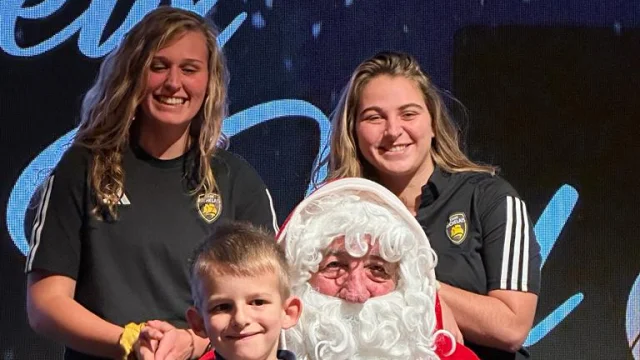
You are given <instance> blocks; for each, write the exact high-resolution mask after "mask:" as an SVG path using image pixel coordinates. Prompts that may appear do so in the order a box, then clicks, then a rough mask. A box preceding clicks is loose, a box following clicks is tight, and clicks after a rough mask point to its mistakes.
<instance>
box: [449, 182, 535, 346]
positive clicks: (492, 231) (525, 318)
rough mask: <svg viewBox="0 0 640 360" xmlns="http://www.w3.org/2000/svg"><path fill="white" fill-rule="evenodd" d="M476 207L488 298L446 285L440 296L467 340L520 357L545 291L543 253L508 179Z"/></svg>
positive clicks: (486, 188)
mask: <svg viewBox="0 0 640 360" xmlns="http://www.w3.org/2000/svg"><path fill="white" fill-rule="evenodd" d="M474 202H475V204H474V208H475V209H477V211H478V216H477V217H476V218H475V219H477V222H479V226H480V228H479V230H480V234H481V236H482V247H481V249H480V253H481V257H482V262H483V266H484V270H485V274H486V279H487V293H486V294H475V293H472V292H469V291H465V290H463V289H459V288H455V287H453V286H450V285H447V284H444V283H442V287H441V289H440V295H441V297H442V298H443V299H444V301H445V302H446V303H447V305H449V306H450V307H451V309H452V310H453V313H454V316H455V319H456V321H457V323H458V326H459V327H460V329H461V330H462V334H463V335H464V337H465V339H467V340H469V341H471V342H474V343H477V344H479V345H484V346H488V347H494V348H498V349H501V350H505V351H510V352H515V351H517V350H518V349H519V348H520V347H521V346H522V344H523V342H524V340H525V339H526V337H527V335H528V333H529V331H530V329H531V326H532V324H533V318H534V315H535V311H536V306H537V299H538V296H537V293H538V291H539V289H540V248H539V245H538V243H537V241H536V238H535V234H534V232H533V226H531V225H530V223H531V221H530V220H529V216H528V214H527V210H526V206H525V204H524V202H523V201H522V200H520V199H519V197H518V195H517V193H516V192H515V190H513V189H512V188H511V186H510V185H509V184H507V183H506V182H505V181H504V180H502V179H500V178H491V179H490V180H489V181H486V182H484V183H481V184H480V185H479V186H478V188H477V190H476V194H475V197H474ZM475 219H474V220H475Z"/></svg>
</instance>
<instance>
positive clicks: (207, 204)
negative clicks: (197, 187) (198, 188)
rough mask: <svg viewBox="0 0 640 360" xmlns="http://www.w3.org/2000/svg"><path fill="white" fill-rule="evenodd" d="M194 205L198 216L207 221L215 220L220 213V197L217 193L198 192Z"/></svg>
mask: <svg viewBox="0 0 640 360" xmlns="http://www.w3.org/2000/svg"><path fill="white" fill-rule="evenodd" d="M196 205H197V206H198V213H200V217H202V218H203V219H204V221H206V222H208V223H212V222H214V221H216V219H217V218H218V217H219V216H220V213H222V199H221V198H220V195H218V194H200V195H198V201H197V203H196Z"/></svg>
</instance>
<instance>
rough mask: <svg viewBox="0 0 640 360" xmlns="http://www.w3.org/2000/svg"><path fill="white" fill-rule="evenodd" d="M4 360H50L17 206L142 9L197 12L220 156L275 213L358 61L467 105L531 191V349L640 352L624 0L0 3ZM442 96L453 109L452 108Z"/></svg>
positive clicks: (491, 147) (305, 176)
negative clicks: (388, 59) (535, 283)
mask: <svg viewBox="0 0 640 360" xmlns="http://www.w3.org/2000/svg"><path fill="white" fill-rule="evenodd" d="M0 4H1V6H0V91H1V93H0V95H1V96H0V129H1V131H0V141H1V143H0V154H1V155H0V167H1V168H2V169H5V170H4V171H3V173H2V176H0V205H1V206H0V216H1V217H2V219H3V223H4V224H6V231H5V230H4V228H3V229H2V231H1V232H0V289H2V291H0V334H1V335H0V357H2V359H59V358H61V347H59V346H58V345H56V344H53V343H51V342H49V341H47V340H45V339H43V338H41V337H39V336H38V335H36V334H34V333H33V332H32V331H31V330H30V328H29V326H28V324H27V319H26V314H25V277H24V274H23V272H22V269H23V267H24V254H25V253H26V251H27V249H28V245H27V240H26V238H25V234H24V230H23V222H24V212H25V209H26V207H27V203H28V201H29V199H30V198H31V196H32V194H33V192H34V189H35V188H36V187H37V186H38V184H39V182H40V181H41V180H42V179H43V178H44V177H45V176H46V174H47V172H48V171H49V170H50V169H51V168H53V167H54V166H55V164H56V162H57V161H58V159H59V157H60V156H61V154H62V152H63V151H64V149H65V148H66V146H67V145H68V143H69V140H70V138H71V137H72V136H73V134H74V131H75V130H74V129H75V127H76V126H77V121H78V110H79V105H80V101H81V98H82V95H83V92H84V91H85V90H86V89H87V87H88V86H89V85H90V84H91V82H92V81H93V79H94V78H95V75H96V73H97V70H98V67H99V64H100V61H101V59H102V57H103V56H104V55H105V54H106V53H108V52H109V51H111V50H112V49H113V48H114V47H115V46H116V44H117V43H118V42H119V40H120V39H121V38H122V36H123V34H124V33H126V32H127V31H128V30H129V29H130V28H131V27H132V26H133V25H134V24H135V23H136V22H137V21H139V20H140V18H142V16H144V15H145V14H146V13H147V12H148V11H150V10H152V9H154V8H156V7H157V6H160V5H171V6H175V7H182V8H187V9H191V10H193V11H196V12H198V13H200V14H202V15H204V16H207V17H210V18H212V19H213V20H214V22H215V23H216V24H217V25H218V26H219V28H220V30H221V31H222V34H221V37H220V43H221V44H222V45H223V46H224V51H225V53H226V56H227V59H228V65H229V68H230V71H231V88H230V114H231V115H230V117H229V118H228V119H227V120H226V121H225V123H224V131H225V133H226V134H227V135H229V136H231V150H233V151H235V152H237V153H239V154H241V155H242V156H244V157H245V158H246V159H247V160H248V161H249V162H250V163H251V164H253V166H254V167H255V168H256V169H257V170H258V171H259V173H260V174H261V176H262V177H263V179H264V180H265V182H266V183H267V185H268V186H269V188H270V189H271V191H272V194H273V197H274V200H275V203H276V210H277V213H278V217H279V220H280V221H283V220H284V219H285V217H286V215H287V214H288V212H289V211H290V210H291V209H292V207H293V206H294V205H295V204H296V203H297V202H298V201H300V200H301V199H302V198H303V197H304V195H305V193H306V192H307V190H308V188H309V181H310V171H311V168H312V166H313V162H314V159H315V157H316V155H317V154H318V151H319V150H320V149H322V148H324V147H325V146H326V143H327V135H328V133H327V132H328V127H329V124H328V119H327V116H328V114H329V113H330V112H331V110H332V108H333V107H334V106H335V105H336V101H337V97H338V95H339V93H340V90H341V88H342V87H343V86H344V85H345V83H346V81H347V80H348V78H349V75H350V73H351V71H352V70H353V69H354V68H355V66H356V65H357V64H358V63H359V62H361V61H362V60H364V59H365V58H367V57H369V56H370V55H372V54H374V53H376V52H377V51H380V50H384V49H393V50H403V51H407V52H410V53H412V54H414V55H415V56H416V57H417V58H418V59H419V60H420V62H421V64H422V65H423V68H424V69H425V70H426V71H427V72H428V73H430V74H431V76H432V77H433V79H434V81H435V82H436V83H437V84H438V85H439V86H440V87H441V88H442V89H443V90H445V91H447V92H449V93H451V94H452V95H453V96H455V97H456V98H458V99H459V100H461V102H462V103H463V104H464V105H465V106H466V107H467V111H466V113H467V116H463V115H464V114H465V111H464V110H463V109H462V108H461V107H460V106H456V107H454V108H452V111H453V112H454V114H455V115H456V117H457V119H458V121H459V122H460V125H461V126H462V128H463V129H464V131H463V133H464V137H465V139H466V150H467V152H468V153H469V154H470V155H471V157H472V158H473V159H475V160H479V161H484V162H490V163H493V164H496V165H499V166H500V167H501V169H502V171H501V173H502V175H503V176H504V177H505V178H507V179H508V180H509V181H510V182H511V183H512V184H513V185H514V187H515V188H516V189H518V190H519V192H520V194H521V195H522V197H523V198H524V199H525V200H526V201H527V203H528V208H529V209H530V212H531V216H532V218H533V220H534V222H535V231H536V234H537V236H538V239H539V241H540V243H541V247H542V256H543V260H544V262H543V269H542V282H543V285H542V291H541V294H540V301H539V306H538V313H537V315H536V320H535V323H534V328H533V330H532V331H531V334H530V336H529V338H528V339H527V345H528V346H530V349H531V352H532V353H533V354H534V357H535V358H540V359H640V344H638V342H639V340H638V339H639V337H640V277H639V273H640V245H638V244H639V243H638V240H637V239H636V236H637V234H638V230H639V226H638V223H639V221H638V218H637V215H634V214H637V206H638V204H639V203H640V198H639V196H638V191H637V184H638V178H640V170H639V167H638V159H637V157H638V155H640V140H639V138H640V125H639V123H640V87H638V85H637V84H638V79H640V27H639V24H640V2H638V1H637V0H616V1H613V0H611V1H596V0H547V1H542V0H521V1H520V0H513V1H490V0H474V1H460V0H428V1H427V0H407V1H395V0H366V1H365V0H323V1H300V0H260V1H258V0H219V1H217V0H200V1H195V3H194V1H192V0H180V1H160V0H156V1H152V0H136V1H133V0H126V1H125V0H123V1H116V0H93V1H88V0H73V1H71V0H68V1H65V0H44V1H35V0H34V1H29V0H0ZM451 103H452V105H454V104H456V103H455V102H451Z"/></svg>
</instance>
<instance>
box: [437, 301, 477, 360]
mask: <svg viewBox="0 0 640 360" xmlns="http://www.w3.org/2000/svg"><path fill="white" fill-rule="evenodd" d="M442 328H443V327H442V306H441V305H440V297H439V296H438V295H437V294H436V330H442ZM452 345H453V344H452V342H451V338H449V337H448V336H446V335H444V334H439V335H438V336H437V337H436V354H437V355H438V356H439V357H440V359H443V360H480V358H479V357H478V355H476V354H475V353H474V352H473V351H471V349H469V348H468V347H466V346H464V345H462V344H460V343H456V350H455V351H454V352H453V353H452V354H450V355H448V356H445V355H446V354H447V353H448V352H449V351H451V346H452Z"/></svg>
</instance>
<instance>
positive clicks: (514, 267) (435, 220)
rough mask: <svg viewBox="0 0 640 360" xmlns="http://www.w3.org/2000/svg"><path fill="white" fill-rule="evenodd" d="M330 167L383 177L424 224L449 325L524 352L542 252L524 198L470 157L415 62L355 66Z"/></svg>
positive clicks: (475, 346)
mask: <svg viewBox="0 0 640 360" xmlns="http://www.w3.org/2000/svg"><path fill="white" fill-rule="evenodd" d="M325 164H326V165H327V166H328V177H327V179H325V180H332V179H338V178H343V177H364V178H367V179H371V180H374V181H377V182H378V183H380V184H382V185H384V186H385V187H386V188H388V189H389V190H391V191H392V192H393V193H394V194H396V195H397V196H398V197H399V198H400V199H401V200H402V201H403V203H404V204H405V205H406V206H407V208H408V209H409V211H411V212H412V214H413V215H414V216H415V217H416V218H417V220H418V221H419V222H420V224H421V225H422V227H423V229H424V230H425V232H426V234H427V236H428V237H429V240H430V242H431V246H432V247H433V249H434V250H435V251H436V254H437V255H438V263H437V267H436V277H437V279H438V281H439V283H440V284H441V285H440V289H439V295H440V298H441V299H442V302H443V309H444V310H443V312H444V313H445V328H447V329H448V330H451V331H452V332H454V333H455V334H456V335H457V338H458V339H459V341H464V342H465V345H469V347H470V348H471V349H472V350H474V351H475V352H476V353H477V354H478V355H479V356H480V357H481V358H485V359H513V358H516V357H517V356H521V355H524V356H527V352H526V350H525V349H522V344H523V343H524V340H525V338H526V337H527V334H528V333H529V330H530V329H531V326H532V323H533V318H534V315H535V311H536V306H537V299H538V295H537V294H538V292H539V290H540V261H541V258H540V247H539V245H538V243H537V242H536V238H535V235H534V233H533V226H532V224H531V222H530V219H529V216H528V215H527V211H526V206H525V203H524V202H523V201H522V200H521V199H520V198H519V196H518V194H517V193H516V191H515V190H514V189H513V188H512V187H511V186H510V185H509V184H508V183H507V182H506V181H504V180H503V179H501V178H500V177H498V176H497V175H495V168H494V167H492V166H487V165H481V164H477V163H475V162H473V161H471V160H469V159H468V158H467V157H466V156H465V155H464V153H463V152H462V151H461V149H460V146H459V139H458V128H457V127H456V126H455V124H454V123H453V121H452V119H451V118H450V116H449V114H448V112H447V109H446V107H445V104H444V102H443V100H442V98H441V96H440V94H439V91H438V89H437V87H436V86H435V85H434V84H433V82H432V81H431V80H430V79H429V77H428V76H427V75H426V74H425V73H424V72H423V71H422V70H421V69H420V66H419V64H418V62H417V61H416V59H415V58H413V57H412V56H410V55H408V54H404V53H398V52H383V53H379V54H377V55H375V56H373V57H372V58H370V59H368V60H366V61H364V62H363V63H361V64H360V65H359V66H358V67H357V68H356V70H355V71H354V72H353V75H352V76H351V79H350V81H349V83H348V84H347V86H346V88H345V90H344V91H343V93H342V96H341V99H340V102H339V104H338V106H337V108H336V109H335V112H334V114H333V118H332V134H331V149H330V152H329V154H328V155H327V157H326V158H324V159H322V161H321V162H320V166H322V165H325ZM463 339H464V340H463ZM518 354H520V355H518Z"/></svg>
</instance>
